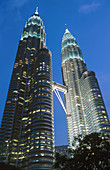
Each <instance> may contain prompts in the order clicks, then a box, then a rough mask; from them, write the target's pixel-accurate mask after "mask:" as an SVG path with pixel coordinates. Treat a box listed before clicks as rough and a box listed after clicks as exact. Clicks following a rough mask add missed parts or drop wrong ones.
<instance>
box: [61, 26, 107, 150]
mask: <svg viewBox="0 0 110 170" xmlns="http://www.w3.org/2000/svg"><path fill="white" fill-rule="evenodd" d="M61 59H62V77H63V84H64V85H65V86H67V87H68V92H67V93H66V94H65V105H66V111H67V113H66V120H67V130H68V143H69V146H70V147H71V146H72V142H73V139H74V137H75V136H77V135H79V134H82V135H87V134H89V133H92V132H102V133H103V134H104V136H105V137H108V136H110V122H109V119H108V116H107V112H106V108H105V105H104V102H103V98H102V95H101V92H100V88H99V85H98V82H97V79H96V77H95V73H94V72H92V71H87V67H86V64H85V62H84V59H83V56H82V52H81V50H80V48H79V45H78V43H77V41H76V39H75V38H74V37H73V35H72V34H71V33H70V32H69V31H68V30H67V29H66V31H65V34H64V36H63V39H62V50H61Z"/></svg>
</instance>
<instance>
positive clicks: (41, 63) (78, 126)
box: [0, 11, 110, 170]
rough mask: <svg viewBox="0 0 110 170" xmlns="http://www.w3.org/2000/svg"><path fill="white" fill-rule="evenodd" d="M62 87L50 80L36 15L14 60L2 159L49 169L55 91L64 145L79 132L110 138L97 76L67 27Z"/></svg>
mask: <svg viewBox="0 0 110 170" xmlns="http://www.w3.org/2000/svg"><path fill="white" fill-rule="evenodd" d="M61 59H62V76H63V85H59V84H57V83H54V82H52V60H51V52H50V51H49V50H48V49H47V48H46V44H45V30H44V25H43V22H42V19H41V18H40V16H39V14H38V12H37V11H36V13H35V14H34V15H32V16H31V17H30V18H29V20H28V21H27V22H26V25H25V28H24V30H23V34H22V37H21V40H20V42H19V46H18V51H17V55H16V59H15V64H14V68H13V73H12V77H11V82H10V86H9V90H8V95H7V100H6V105H5V109H4V114H3V119H2V123H1V128H0V161H1V162H5V163H8V164H10V165H15V166H17V167H20V168H22V169H24V170H34V169H38V170H40V169H42V170H44V169H47V170H49V169H50V170H51V169H52V165H53V161H54V152H55V149H54V115H53V88H55V87H57V89H61V88H63V89H67V92H66V93H65V94H64V95H65V106H66V120H67V130H68V143H69V146H70V147H71V146H72V141H73V139H74V137H75V136H77V135H78V134H83V135H87V134H90V133H92V132H101V133H102V134H103V136H104V137H105V138H108V137H110V122H109V119H108V116H107V112H106V108H105V105H104V102H103V98H102V95H101V92H100V89H99V85H98V82H97V79H96V77H95V73H94V72H93V71H88V70H87V68H86V64H85V62H84V59H83V56H82V52H81V50H80V48H79V45H78V43H77V41H76V39H75V38H74V37H73V35H72V34H71V33H70V32H69V31H68V30H67V29H66V31H65V34H64V36H63V39H62V52H61Z"/></svg>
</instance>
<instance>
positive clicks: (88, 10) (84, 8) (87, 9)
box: [79, 2, 101, 13]
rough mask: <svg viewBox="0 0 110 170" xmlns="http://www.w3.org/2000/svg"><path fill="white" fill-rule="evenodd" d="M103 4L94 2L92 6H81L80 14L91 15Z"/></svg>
mask: <svg viewBox="0 0 110 170" xmlns="http://www.w3.org/2000/svg"><path fill="white" fill-rule="evenodd" d="M100 5H101V4H100V3H99V2H97V3H96V2H93V3H91V4H84V5H81V6H80V8H79V12H81V13H91V12H93V11H95V10H97V8H98V7H99V6H100Z"/></svg>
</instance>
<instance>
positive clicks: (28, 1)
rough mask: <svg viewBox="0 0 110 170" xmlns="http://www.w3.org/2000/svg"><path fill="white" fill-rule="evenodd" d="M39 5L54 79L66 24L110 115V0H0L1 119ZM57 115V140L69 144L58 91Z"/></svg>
mask: <svg viewBox="0 0 110 170" xmlns="http://www.w3.org/2000/svg"><path fill="white" fill-rule="evenodd" d="M37 6H38V7H39V15H40V16H41V18H42V20H43V22H44V25H45V31H46V45H47V48H48V49H50V51H51V52H52V65H53V66H52V67H53V81H55V82H58V83H61V84H62V75H61V41H62V37H63V34H64V32H65V24H67V28H68V29H69V31H70V32H71V33H72V34H73V35H74V37H75V38H76V40H77V42H78V44H79V46H80V48H81V50H82V53H83V57H84V60H85V62H86V64H87V68H88V70H93V71H94V72H95V73H96V77H97V78H98V81H99V85H100V88H101V91H102V95H103V98H104V102H105V105H106V108H107V112H108V115H109V118H110V0H3V1H2V0H0V122H1V118H2V114H3V110H4V106H5V101H6V97H7V92H8V87H9V83H10V79H11V74H12V70H13V65H14V61H15V57H16V52H17V48H18V44H19V40H20V38H21V34H22V31H23V28H24V26H25V23H26V21H27V20H28V18H29V17H31V15H33V14H34V13H35V11H36V7H37ZM61 96H62V97H63V94H61ZM54 119H55V144H56V145H63V144H67V143H68V142H67V130H66V117H65V112H64V111H63V109H62V107H61V105H60V103H59V101H58V99H57V97H56V96H55V95H54Z"/></svg>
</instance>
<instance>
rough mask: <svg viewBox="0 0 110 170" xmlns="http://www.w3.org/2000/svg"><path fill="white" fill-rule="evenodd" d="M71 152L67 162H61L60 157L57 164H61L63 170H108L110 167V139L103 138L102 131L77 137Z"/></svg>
mask: <svg viewBox="0 0 110 170" xmlns="http://www.w3.org/2000/svg"><path fill="white" fill-rule="evenodd" d="M70 154H71V158H66V161H65V163H62V162H60V159H59V163H58V164H57V166H58V165H60V167H61V169H62V170H74V169H75V170H108V169H109V168H110V141H107V140H106V139H103V137H102V135H101V134H100V133H91V134H89V135H87V136H85V137H82V136H81V135H80V136H78V137H76V138H75V139H74V142H73V149H71V150H70ZM62 159H63V157H62ZM56 160H57V159H56Z"/></svg>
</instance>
